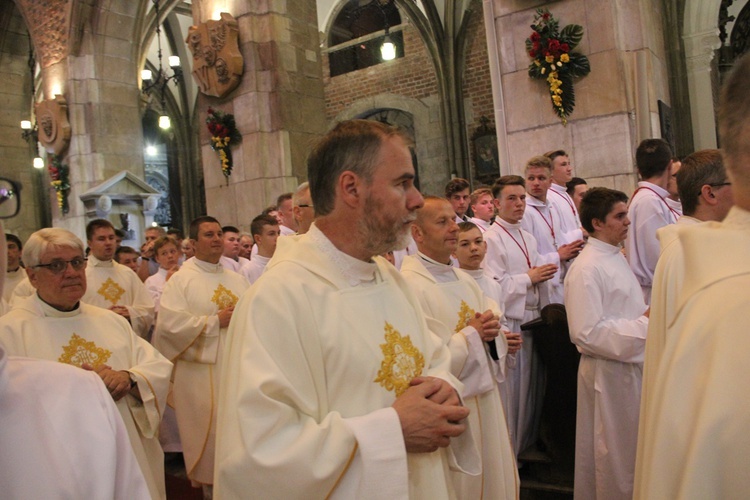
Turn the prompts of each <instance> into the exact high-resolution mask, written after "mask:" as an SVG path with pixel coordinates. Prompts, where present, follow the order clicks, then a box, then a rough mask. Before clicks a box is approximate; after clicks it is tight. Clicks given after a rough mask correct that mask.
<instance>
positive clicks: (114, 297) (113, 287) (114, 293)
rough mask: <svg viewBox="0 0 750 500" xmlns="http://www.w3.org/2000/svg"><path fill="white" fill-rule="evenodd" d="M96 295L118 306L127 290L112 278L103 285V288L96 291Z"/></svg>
mask: <svg viewBox="0 0 750 500" xmlns="http://www.w3.org/2000/svg"><path fill="white" fill-rule="evenodd" d="M96 293H98V294H99V295H101V296H102V297H104V298H105V299H106V300H108V301H110V302H111V303H112V305H113V306H116V305H117V302H118V301H119V300H120V297H122V295H123V294H124V293H125V289H124V288H123V287H121V286H120V285H119V284H118V283H117V282H116V281H114V280H113V279H112V278H107V281H105V282H104V283H102V286H101V287H100V288H99V290H97V291H96Z"/></svg>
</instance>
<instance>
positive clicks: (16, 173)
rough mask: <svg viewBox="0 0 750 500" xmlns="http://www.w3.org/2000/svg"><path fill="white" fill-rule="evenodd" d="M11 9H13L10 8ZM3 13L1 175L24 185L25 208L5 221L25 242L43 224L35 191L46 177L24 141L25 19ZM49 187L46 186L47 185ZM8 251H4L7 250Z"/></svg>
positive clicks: (27, 113) (27, 86)
mask: <svg viewBox="0 0 750 500" xmlns="http://www.w3.org/2000/svg"><path fill="white" fill-rule="evenodd" d="M8 7H9V8H8ZM8 7H6V10H4V11H3V12H0V25H1V26H2V27H3V28H4V29H5V33H4V34H3V36H2V37H0V81H2V82H3V84H2V85H0V109H2V113H0V158H2V169H0V175H1V176H3V177H7V178H10V179H12V180H14V181H17V182H20V183H21V185H22V202H23V203H22V205H21V211H20V212H19V214H18V215H17V216H16V217H14V218H12V219H8V220H6V221H4V222H3V225H4V227H5V230H6V232H11V233H14V234H17V235H18V236H19V237H20V238H21V239H22V240H24V241H25V240H26V238H28V236H29V235H30V234H31V233H32V232H34V231H36V230H37V229H38V228H39V226H40V224H41V207H40V206H38V204H35V203H34V194H35V188H36V187H37V186H40V187H41V182H42V179H41V177H42V174H43V172H42V171H40V170H36V169H34V168H33V167H32V158H33V157H34V156H35V154H36V152H35V149H34V146H31V145H29V144H27V143H26V141H24V140H23V139H22V138H21V128H20V123H21V120H29V119H30V118H31V74H30V72H29V67H28V59H29V36H28V33H27V30H26V27H25V25H24V22H23V19H22V17H21V15H20V14H19V13H18V11H17V10H16V9H15V8H14V6H13V5H10V6H8ZM45 185H46V183H45ZM3 251H4V250H3Z"/></svg>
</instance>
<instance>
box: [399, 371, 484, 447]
mask: <svg viewBox="0 0 750 500" xmlns="http://www.w3.org/2000/svg"><path fill="white" fill-rule="evenodd" d="M409 385H410V387H409V388H408V389H407V390H406V391H405V392H404V393H403V394H401V396H399V397H398V398H397V399H396V401H395V402H394V403H393V409H394V410H396V413H397V414H398V418H399V420H400V421H401V430H402V432H403V435H404V444H405V445H406V451H407V452H409V453H427V452H432V451H435V450H437V449H438V448H445V447H446V446H448V445H449V444H450V439H451V438H452V437H457V436H460V435H461V434H462V433H463V432H464V431H465V430H466V423H465V422H463V420H464V419H465V418H466V417H468V416H469V409H468V408H466V407H464V406H461V401H460V399H459V397H458V393H457V392H456V390H455V389H454V388H453V387H452V386H451V385H450V384H449V383H448V382H446V381H445V380H442V379H439V378H435V377H416V378H415V379H413V380H412V381H411V382H410V384H409Z"/></svg>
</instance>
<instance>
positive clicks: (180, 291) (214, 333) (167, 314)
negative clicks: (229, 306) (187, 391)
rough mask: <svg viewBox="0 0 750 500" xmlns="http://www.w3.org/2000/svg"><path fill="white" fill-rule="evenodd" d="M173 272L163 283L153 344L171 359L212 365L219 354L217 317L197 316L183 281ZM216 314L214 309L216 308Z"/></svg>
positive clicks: (214, 315)
mask: <svg viewBox="0 0 750 500" xmlns="http://www.w3.org/2000/svg"><path fill="white" fill-rule="evenodd" d="M176 277H177V275H175V276H174V277H173V278H172V279H170V280H169V281H168V282H167V284H166V285H165V286H164V292H163V293H162V296H161V303H160V306H159V307H160V308H159V320H158V321H157V323H156V330H155V332H154V339H153V343H154V346H155V347H156V348H157V349H159V351H160V352H161V353H162V354H163V355H164V356H166V357H167V359H169V360H171V361H174V360H175V359H177V358H180V359H182V360H185V361H192V362H195V363H204V364H216V361H217V358H218V355H219V340H220V328H219V316H218V315H217V314H212V315H210V316H204V315H198V314H196V313H195V312H194V311H192V310H191V308H190V306H189V304H188V301H187V298H186V297H185V289H184V286H185V285H184V283H183V282H182V281H180V280H178V279H175V278H176ZM217 313H218V311H217Z"/></svg>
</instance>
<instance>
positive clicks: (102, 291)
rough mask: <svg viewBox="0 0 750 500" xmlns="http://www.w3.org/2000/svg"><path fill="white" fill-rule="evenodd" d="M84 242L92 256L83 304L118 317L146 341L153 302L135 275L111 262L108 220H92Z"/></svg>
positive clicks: (111, 235)
mask: <svg viewBox="0 0 750 500" xmlns="http://www.w3.org/2000/svg"><path fill="white" fill-rule="evenodd" d="M86 238H87V240H88V241H87V242H86V243H87V244H88V246H89V248H90V249H91V252H90V254H89V258H88V259H89V260H88V265H87V266H86V281H87V282H88V288H87V289H86V295H84V296H83V299H82V300H83V301H84V302H85V303H87V304H91V305H93V306H97V307H103V308H104V309H109V310H110V311H113V312H115V313H117V314H119V315H120V316H122V317H124V318H125V319H127V320H128V322H129V323H130V326H132V327H133V330H134V331H135V332H136V333H137V334H138V335H139V336H140V337H142V338H147V337H148V334H149V331H150V330H151V325H152V324H153V323H154V301H153V300H152V299H151V296H150V295H149V293H148V290H146V287H145V286H144V284H143V282H142V281H141V280H140V278H139V277H138V275H137V274H136V273H134V272H133V270H132V269H130V268H128V267H125V266H123V265H122V264H118V263H117V262H115V261H114V256H115V250H116V244H115V228H114V227H113V226H112V224H111V223H110V222H109V221H107V220H104V219H96V220H93V221H91V222H89V224H88V226H86Z"/></svg>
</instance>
